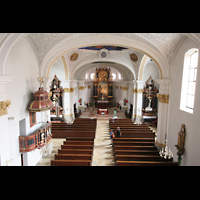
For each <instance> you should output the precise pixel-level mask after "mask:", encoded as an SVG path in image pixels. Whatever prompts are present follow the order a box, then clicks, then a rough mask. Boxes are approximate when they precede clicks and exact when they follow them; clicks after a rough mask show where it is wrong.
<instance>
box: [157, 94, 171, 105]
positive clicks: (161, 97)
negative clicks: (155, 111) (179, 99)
mask: <svg viewBox="0 0 200 200" xmlns="http://www.w3.org/2000/svg"><path fill="white" fill-rule="evenodd" d="M157 97H158V101H159V102H160V103H169V95H167V94H157Z"/></svg>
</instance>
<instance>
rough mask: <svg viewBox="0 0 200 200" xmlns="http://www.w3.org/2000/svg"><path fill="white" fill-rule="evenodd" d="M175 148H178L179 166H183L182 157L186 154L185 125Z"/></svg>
mask: <svg viewBox="0 0 200 200" xmlns="http://www.w3.org/2000/svg"><path fill="white" fill-rule="evenodd" d="M175 147H176V148H177V150H178V152H177V155H178V165H180V164H181V160H182V158H181V156H182V155H183V154H184V152H185V124H182V125H181V129H180V131H179V132H178V144H177V145H175Z"/></svg>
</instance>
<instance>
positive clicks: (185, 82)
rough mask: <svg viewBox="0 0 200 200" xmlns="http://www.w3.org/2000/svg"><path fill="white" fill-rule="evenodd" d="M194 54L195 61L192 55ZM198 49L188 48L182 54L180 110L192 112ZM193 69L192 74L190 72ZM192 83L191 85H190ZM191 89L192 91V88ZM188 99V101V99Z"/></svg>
mask: <svg viewBox="0 0 200 200" xmlns="http://www.w3.org/2000/svg"><path fill="white" fill-rule="evenodd" d="M194 53H195V54H196V53H197V54H196V58H195V63H194V62H193V64H192V61H193V60H192V59H193V58H192V56H193V55H194ZM198 60H199V49H197V48H192V49H189V50H188V51H187V52H186V53H185V55H184V64H183V75H182V88H181V98H180V110H182V111H185V112H188V113H190V114H193V110H194V106H195V105H194V104H195V93H196V80H197V70H198V64H199V61H198ZM192 71H193V76H191V73H192ZM192 85H193V86H192ZM191 89H192V90H193V91H192V90H191ZM189 100H190V101H189Z"/></svg>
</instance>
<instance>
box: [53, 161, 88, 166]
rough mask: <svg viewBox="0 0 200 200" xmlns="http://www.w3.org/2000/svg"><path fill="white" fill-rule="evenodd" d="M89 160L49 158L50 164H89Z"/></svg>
mask: <svg viewBox="0 0 200 200" xmlns="http://www.w3.org/2000/svg"><path fill="white" fill-rule="evenodd" d="M91 162H92V161H91V160H51V166H91V165H92V163H91Z"/></svg>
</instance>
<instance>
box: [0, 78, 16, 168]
mask: <svg viewBox="0 0 200 200" xmlns="http://www.w3.org/2000/svg"><path fill="white" fill-rule="evenodd" d="M12 79H13V77H10V76H0V124H1V128H0V165H2V166H7V165H9V163H10V162H11V157H10V140H9V135H10V134H9V122H8V114H9V107H10V106H11V104H12V102H11V100H9V99H7V96H8V93H7V92H8V91H7V89H6V85H7V84H8V83H9V82H11V81H12Z"/></svg>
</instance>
